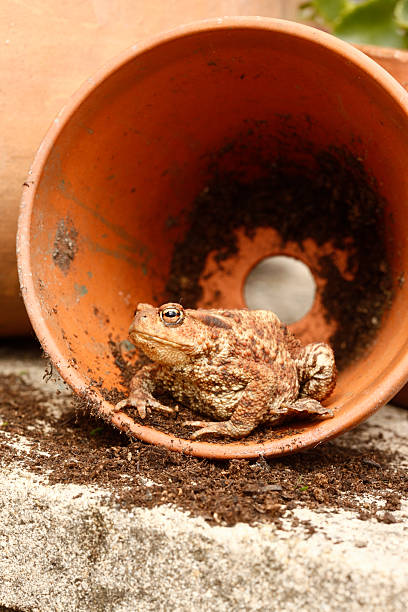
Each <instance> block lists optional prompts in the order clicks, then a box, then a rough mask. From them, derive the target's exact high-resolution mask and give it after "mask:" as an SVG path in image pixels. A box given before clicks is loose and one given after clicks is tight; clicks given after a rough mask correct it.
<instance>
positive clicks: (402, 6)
mask: <svg viewBox="0 0 408 612" xmlns="http://www.w3.org/2000/svg"><path fill="white" fill-rule="evenodd" d="M300 10H301V14H302V16H303V17H304V18H307V19H313V20H314V21H317V22H320V23H321V24H323V25H324V26H326V27H327V28H328V29H329V30H330V31H331V32H332V34H335V35H336V36H338V37H339V38H342V39H343V40H347V41H348V42H353V43H363V44H370V45H380V46H383V47H396V48H399V49H407V48H408V0H363V1H358V0H354V1H353V0H310V1H308V2H303V3H302V4H301V5H300Z"/></svg>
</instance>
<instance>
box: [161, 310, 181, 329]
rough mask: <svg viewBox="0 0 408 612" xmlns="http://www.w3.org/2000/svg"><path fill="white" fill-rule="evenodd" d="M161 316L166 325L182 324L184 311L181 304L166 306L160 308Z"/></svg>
mask: <svg viewBox="0 0 408 612" xmlns="http://www.w3.org/2000/svg"><path fill="white" fill-rule="evenodd" d="M160 318H161V320H162V321H163V323H164V324H165V325H168V326H174V325H181V324H182V322H183V320H184V311H183V309H182V308H181V307H180V306H164V307H163V308H162V309H161V310H160Z"/></svg>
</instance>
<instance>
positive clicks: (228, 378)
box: [115, 304, 336, 438]
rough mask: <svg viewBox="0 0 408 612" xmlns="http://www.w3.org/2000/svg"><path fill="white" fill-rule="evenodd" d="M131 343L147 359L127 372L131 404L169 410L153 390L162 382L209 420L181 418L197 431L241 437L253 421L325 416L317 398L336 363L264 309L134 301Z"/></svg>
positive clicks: (143, 409) (326, 390) (141, 409)
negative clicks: (194, 307)
mask: <svg viewBox="0 0 408 612" xmlns="http://www.w3.org/2000/svg"><path fill="white" fill-rule="evenodd" d="M129 336H130V339H131V340H132V342H133V344H134V345H135V346H137V347H138V348H140V349H141V350H142V351H143V352H144V353H145V354H146V355H147V357H149V358H150V359H151V360H152V362H153V363H151V364H149V365H146V366H144V367H143V368H141V369H140V370H139V372H137V374H136V375H135V376H134V377H133V379H132V381H131V386H130V395H129V397H128V399H125V400H123V401H121V402H119V403H118V404H117V405H116V407H115V411H116V412H117V411H120V410H121V409H122V408H124V407H125V406H134V407H135V408H136V409H137V412H138V414H139V416H140V417H142V418H145V416H146V413H147V412H148V411H149V409H159V410H165V411H167V412H172V409H171V408H168V407H167V406H163V405H162V404H161V403H160V402H159V401H158V400H157V399H156V398H155V397H154V395H153V394H154V392H155V389H157V388H160V389H164V390H166V391H167V392H169V393H170V395H171V396H172V397H173V398H174V399H176V400H177V401H180V402H182V403H185V404H186V405H188V406H189V407H190V408H191V409H192V410H194V411H196V412H198V413H202V414H205V415H208V416H210V417H212V418H214V419H217V420H216V421H215V422H206V421H188V422H186V423H185V424H186V425H190V426H193V427H199V428H200V429H199V430H198V431H196V432H195V433H194V434H193V435H192V438H198V437H199V436H202V435H203V434H208V433H211V434H218V435H227V436H231V437H232V438H243V437H245V436H247V435H248V434H250V433H251V431H252V430H253V429H254V428H255V427H256V426H257V425H259V424H260V423H264V422H269V423H274V424H277V423H279V422H281V421H282V420H283V419H284V418H285V417H287V416H292V415H295V414H299V415H302V416H304V415H318V416H332V412H331V411H330V410H329V409H328V408H325V407H324V406H322V404H321V403H320V400H323V399H325V398H327V397H328V396H329V395H330V393H331V392H332V391H333V389H334V386H335V381H336V367H335V363H334V355H333V351H332V350H331V348H330V347H329V346H328V345H327V344H323V343H315V344H308V345H306V346H302V345H301V343H300V341H299V340H297V339H296V338H295V337H294V336H293V335H292V334H291V333H290V332H289V330H288V328H287V327H286V325H284V324H282V323H281V322H280V321H279V319H278V317H277V316H276V315H275V314H274V313H273V312H269V311H266V310H252V311H250V310H202V309H198V310H184V308H183V307H182V306H180V304H164V305H163V306H161V307H160V308H155V307H153V306H150V305H149V304H139V306H138V308H137V310H136V313H135V317H134V320H133V322H132V324H131V326H130V329H129Z"/></svg>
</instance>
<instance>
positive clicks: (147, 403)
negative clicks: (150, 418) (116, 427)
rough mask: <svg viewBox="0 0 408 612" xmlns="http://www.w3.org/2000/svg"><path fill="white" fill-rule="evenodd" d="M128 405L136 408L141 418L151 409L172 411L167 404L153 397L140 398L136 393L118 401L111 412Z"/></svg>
mask: <svg viewBox="0 0 408 612" xmlns="http://www.w3.org/2000/svg"><path fill="white" fill-rule="evenodd" d="M128 406H132V407H133V408H136V411H137V413H138V415H139V416H140V418H141V419H144V418H145V417H146V414H147V413H148V412H150V411H151V410H161V411H162V412H167V413H168V414H172V413H173V412H174V410H173V408H170V407H169V406H164V405H163V404H161V403H160V402H159V401H158V400H155V399H154V398H149V399H146V398H143V399H142V398H140V397H139V396H137V395H130V396H129V397H128V398H127V399H124V400H122V401H120V402H118V403H117V404H116V406H115V407H114V408H113V412H114V413H116V412H120V411H121V410H123V409H124V408H126V407H128Z"/></svg>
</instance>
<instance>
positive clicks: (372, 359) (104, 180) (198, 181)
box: [18, 18, 408, 457]
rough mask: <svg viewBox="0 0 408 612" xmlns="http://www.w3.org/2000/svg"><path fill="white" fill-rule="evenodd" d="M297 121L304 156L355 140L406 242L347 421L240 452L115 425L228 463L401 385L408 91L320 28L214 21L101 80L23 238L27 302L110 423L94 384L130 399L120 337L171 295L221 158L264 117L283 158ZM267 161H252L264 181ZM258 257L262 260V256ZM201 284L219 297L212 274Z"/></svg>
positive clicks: (399, 249)
mask: <svg viewBox="0 0 408 612" xmlns="http://www.w3.org/2000/svg"><path fill="white" fill-rule="evenodd" d="M288 116H289V117H290V118H291V120H292V125H295V128H296V129H295V130H294V131H293V130H292V131H291V134H292V136H291V138H293V137H295V140H292V141H291V140H290V138H289V140H288V143H287V145H288V146H287V147H286V149H287V150H289V151H290V150H291V147H292V146H293V147H294V148H295V149H296V147H295V141H296V143H299V142H303V141H305V142H306V141H307V142H312V143H313V147H314V148H325V147H328V146H330V145H333V144H335V145H336V146H341V145H345V146H347V147H348V148H350V149H351V150H352V151H353V150H354V151H355V153H356V155H361V156H362V157H363V158H364V160H365V166H366V167H367V169H368V170H369V172H370V173H372V174H373V175H374V177H375V178H376V180H377V182H378V184H380V185H381V190H382V193H383V194H384V196H385V197H386V199H387V202H388V204H387V209H386V227H387V232H388V233H389V235H388V241H387V243H390V242H392V248H391V247H390V246H389V253H388V259H389V262H390V265H391V269H392V275H393V284H394V288H395V295H394V298H393V301H392V306H391V308H390V310H389V312H388V313H387V315H386V316H385V317H384V319H383V321H382V323H381V326H380V329H379V331H378V335H377V338H376V341H375V343H374V344H373V346H372V347H371V348H370V350H369V351H368V352H367V353H365V354H364V355H362V356H360V358H359V359H358V360H357V361H355V362H354V363H353V364H352V365H350V366H349V367H348V368H347V369H345V370H344V371H343V372H342V373H341V376H340V377H339V381H338V386H337V389H336V392H335V394H334V395H333V397H332V398H331V400H330V405H332V406H333V407H335V408H336V415H335V417H334V418H333V419H328V420H325V421H322V422H318V423H316V422H314V423H307V424H305V423H302V424H301V425H300V424H299V426H298V427H297V429H296V430H293V429H290V428H286V429H285V428H283V429H281V430H280V432H279V436H278V437H274V439H271V440H268V441H267V442H264V443H258V444H250V443H248V444H244V445H241V444H238V443H231V444H220V443H215V442H214V443H207V442H194V443H191V442H190V441H189V440H182V439H179V438H174V437H172V436H169V435H166V434H164V433H160V432H156V431H155V430H153V429H152V428H150V427H148V426H141V425H137V424H134V423H133V421H132V420H131V419H130V418H129V417H127V416H126V415H124V414H121V413H120V414H118V415H115V416H113V417H112V419H111V420H112V422H113V423H114V424H115V425H117V426H118V427H121V428H124V429H127V428H131V431H132V432H133V434H134V435H136V436H138V437H140V438H142V439H144V440H146V441H150V442H155V443H158V444H162V445H166V446H169V447H171V448H172V449H173V450H179V451H180V450H183V451H185V452H188V453H191V454H194V455H203V456H213V457H245V456H246V457H249V456H256V455H258V454H280V453H288V452H292V451H294V450H297V449H300V448H306V447H310V446H313V445H316V444H318V443H320V442H322V441H323V440H326V439H328V438H331V437H333V436H335V435H337V434H339V433H340V432H341V431H344V430H346V429H348V428H350V427H352V426H354V425H356V424H357V423H359V422H360V421H361V420H363V419H364V418H366V417H368V416H369V415H370V414H371V413H372V412H373V411H375V410H376V409H378V408H379V407H380V406H382V405H383V404H384V403H386V402H387V401H388V400H389V399H390V398H391V397H392V396H393V395H395V393H396V392H397V391H398V389H399V388H400V387H401V386H402V384H403V383H404V381H405V380H406V378H407V375H408V320H407V318H406V316H405V312H406V303H407V292H408V286H407V284H406V283H405V284H400V283H399V281H400V279H401V276H402V275H404V274H405V275H406V274H407V272H408V247H407V243H406V239H405V237H406V235H407V232H408V215H407V214H406V204H405V202H406V201H407V197H408V180H407V178H406V172H405V168H406V166H407V163H408V138H407V134H408V95H407V94H406V92H405V91H404V90H403V89H402V87H401V86H400V85H398V84H397V83H396V81H395V80H394V79H392V78H391V77H390V76H389V75H388V74H387V73H386V72H385V71H384V70H383V69H382V68H380V67H379V66H377V65H376V64H375V63H374V62H371V61H370V60H369V59H367V58H366V57H365V56H364V55H363V54H362V53H360V52H359V51H357V50H355V49H353V48H352V47H351V46H349V45H347V44H345V43H343V42H342V41H340V40H337V39H335V38H333V37H331V36H329V35H327V34H324V33H322V32H319V31H317V30H314V29H311V28H308V27H306V26H302V25H299V24H294V23H290V22H281V21H276V20H267V19H260V18H242V19H238V18H237V19H232V18H231V19H222V20H217V21H208V22H203V23H198V24H193V25H191V26H188V27H184V28H181V29H179V30H176V31H173V32H171V33H170V34H166V35H163V36H160V37H157V38H155V39H153V40H150V41H147V42H146V43H144V44H143V45H141V46H136V47H134V48H133V49H131V50H130V51H128V52H126V53H125V54H122V56H121V57H119V58H118V59H116V60H115V61H114V62H112V63H111V64H110V65H109V66H107V67H106V68H105V69H103V70H102V71H100V72H99V74H97V75H96V77H94V78H92V79H90V80H89V83H88V84H86V85H85V86H84V87H83V88H82V89H81V90H80V91H79V92H78V94H76V96H75V97H74V98H73V100H72V101H71V102H70V104H69V105H67V106H66V107H65V108H64V110H63V111H62V112H61V114H60V115H59V116H58V117H57V119H56V120H55V123H54V125H53V127H52V128H51V130H50V132H49V133H48V135H47V137H46V139H45V141H44V142H43V144H42V146H41V148H40V150H39V152H38V154H37V157H36V160H35V162H34V165H33V167H32V173H31V177H30V181H31V182H30V184H29V185H28V186H27V187H25V191H24V195H23V201H22V211H21V217H20V224H19V234H18V245H19V267H20V280H21V286H22V292H23V296H24V299H25V303H26V306H27V310H28V313H29V315H30V318H31V321H32V324H33V326H34V329H35V331H36V333H37V335H38V337H39V339H40V341H41V343H42V345H43V347H44V349H45V350H46V352H47V353H48V354H49V355H50V357H51V359H52V360H53V362H54V363H55V365H56V366H57V368H58V370H59V371H60V373H61V374H62V376H63V377H64V379H65V380H66V381H67V382H68V383H69V384H70V385H71V386H72V387H73V388H74V389H75V390H76V391H78V392H81V393H85V394H87V395H88V397H89V398H92V400H93V401H97V402H99V406H100V408H99V409H100V411H101V414H104V415H105V416H106V417H107V418H110V411H111V408H112V406H111V404H109V403H108V402H107V401H105V400H104V399H103V397H102V395H101V393H100V391H99V390H98V387H97V386H96V387H95V386H94V381H95V379H96V380H98V379H99V378H100V377H101V378H102V381H103V386H104V387H105V388H106V389H107V390H108V391H109V390H110V389H114V388H122V386H121V379H120V372H119V370H118V368H117V366H116V365H115V357H114V355H113V354H112V352H111V351H110V349H109V346H108V341H109V337H110V335H111V336H112V337H113V338H114V339H125V338H126V337H127V329H128V326H129V322H130V320H131V318H132V314H133V311H134V308H135V304H136V303H137V302H139V301H143V302H153V303H157V302H160V300H161V297H162V296H164V294H165V285H166V281H167V277H168V273H169V266H170V262H171V258H172V254H173V249H174V245H175V243H176V242H177V241H178V240H180V239H181V238H182V237H183V235H184V233H185V230H186V223H185V220H186V212H188V210H189V208H190V207H191V205H192V202H193V200H194V198H195V197H196V195H197V194H198V193H199V192H200V191H201V190H202V189H203V188H204V187H205V186H206V185H207V183H208V181H209V179H210V178H211V177H210V176H209V165H208V160H209V157H210V158H211V156H212V155H213V154H217V153H218V152H219V151H220V150H223V149H225V146H226V145H228V143H229V142H231V139H234V138H236V137H237V135H238V134H242V131H243V130H245V128H246V127H247V126H248V121H252V120H256V121H257V122H258V124H259V125H261V126H262V129H263V130H264V133H263V136H264V138H263V139H262V142H266V143H268V144H267V147H271V148H270V150H269V149H268V150H266V151H261V153H262V154H264V153H265V154H267V155H269V156H273V155H276V153H277V152H276V150H275V151H274V150H273V144H271V143H273V142H277V140H279V139H278V138H275V137H276V136H277V130H278V131H279V138H281V137H282V122H281V118H282V117H288ZM284 137H286V132H284ZM261 148H262V147H261ZM240 161H241V160H238V159H235V160H234V159H232V165H233V166H236V162H240ZM258 163H259V158H258V157H257V156H255V157H253V158H251V160H250V162H249V166H248V168H249V167H251V170H250V171H251V172H252V171H254V172H256V171H257V164H258ZM248 168H246V169H247V170H248ZM244 170H245V168H244ZM170 219H172V221H173V222H172V223H170V222H169V220H170ZM174 220H176V223H174ZM391 225H392V226H393V228H394V229H393V230H392V236H391V233H390V232H391V230H390V226H391ZM259 248H260V251H259V252H258V253H255V255H254V254H253V253H252V254H251V257H252V258H256V257H258V259H259V256H260V255H261V251H262V245H261V246H260V247H259ZM295 250H296V249H295ZM298 251H299V249H298ZM248 253H250V251H248ZM295 255H298V256H299V257H300V256H301V255H300V254H299V252H297V253H296V254H295ZM245 262H247V266H246V268H245ZM251 265H253V260H252V259H251V258H250V257H249V256H248V257H247V258H246V256H245V252H240V253H239V266H237V267H236V269H234V268H233V269H232V270H233V279H232V282H230V284H229V287H230V294H229V297H230V298H231V302H230V303H227V304H225V305H226V306H234V305H236V302H237V301H239V300H242V285H243V280H244V279H243V275H245V274H247V273H248V272H249V268H250V266H251ZM202 283H203V286H204V289H205V287H206V279H205V278H204V277H203V279H202ZM207 305H211V299H210V302H209V303H208V298H207ZM311 313H312V314H311V315H310V317H311V318H310V319H309V321H310V325H309V326H306V331H305V337H307V327H309V328H313V325H314V321H315V320H319V321H322V320H323V318H324V317H322V316H321V312H319V309H317V311H314V312H313V309H312V311H311ZM308 316H309V315H308Z"/></svg>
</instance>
